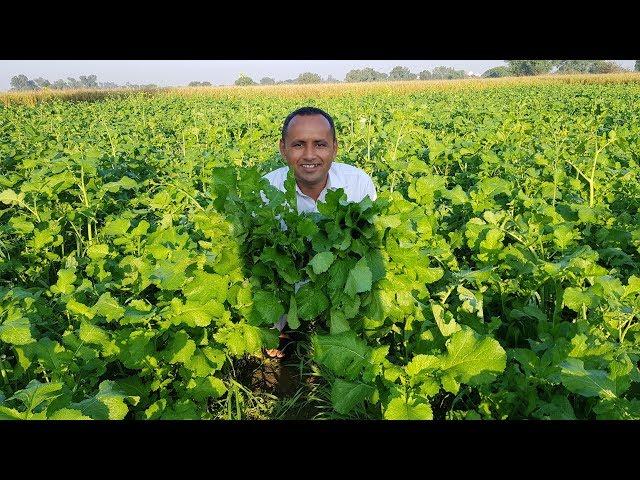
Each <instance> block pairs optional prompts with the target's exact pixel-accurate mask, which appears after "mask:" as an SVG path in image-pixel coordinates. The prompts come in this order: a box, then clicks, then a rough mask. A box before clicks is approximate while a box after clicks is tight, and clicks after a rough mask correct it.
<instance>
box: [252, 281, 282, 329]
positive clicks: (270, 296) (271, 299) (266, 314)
mask: <svg viewBox="0 0 640 480" xmlns="http://www.w3.org/2000/svg"><path fill="white" fill-rule="evenodd" d="M253 310H254V312H255V313H257V315H254V317H257V318H258V325H260V324H267V325H274V324H275V323H276V322H277V321H278V320H279V319H280V316H281V315H283V314H284V307H283V306H282V304H281V303H280V302H279V301H278V298H277V297H276V295H275V293H273V292H268V291H266V290H258V291H257V292H255V293H254V295H253Z"/></svg>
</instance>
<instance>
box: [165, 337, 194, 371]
mask: <svg viewBox="0 0 640 480" xmlns="http://www.w3.org/2000/svg"><path fill="white" fill-rule="evenodd" d="M195 351H196V342H194V341H193V340H192V339H191V338H190V337H189V335H188V334H187V332H185V331H184V330H180V331H179V332H176V334H175V335H174V336H173V338H172V339H171V342H170V344H169V347H168V348H167V349H166V350H164V351H163V352H162V353H163V356H164V358H165V359H166V360H167V361H168V362H169V363H172V364H173V363H186V362H188V361H189V359H190V358H191V356H192V355H193V353H194V352H195Z"/></svg>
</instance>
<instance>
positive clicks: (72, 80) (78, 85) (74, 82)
mask: <svg viewBox="0 0 640 480" xmlns="http://www.w3.org/2000/svg"><path fill="white" fill-rule="evenodd" d="M67 85H69V88H81V87H82V84H81V83H80V82H79V81H78V80H76V79H75V78H73V77H67Z"/></svg>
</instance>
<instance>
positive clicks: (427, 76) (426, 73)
mask: <svg viewBox="0 0 640 480" xmlns="http://www.w3.org/2000/svg"><path fill="white" fill-rule="evenodd" d="M418 78H419V79H420V80H431V78H433V77H432V75H431V72H430V71H429V70H422V71H421V72H420V73H419V74H418Z"/></svg>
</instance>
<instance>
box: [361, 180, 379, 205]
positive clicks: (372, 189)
mask: <svg viewBox="0 0 640 480" xmlns="http://www.w3.org/2000/svg"><path fill="white" fill-rule="evenodd" d="M366 195H369V198H370V199H371V200H375V199H376V198H378V194H377V193H376V186H375V185H374V184H373V180H372V179H371V177H370V176H369V175H367V181H366V183H365V191H364V195H363V197H362V198H364V197H365V196H366Z"/></svg>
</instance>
